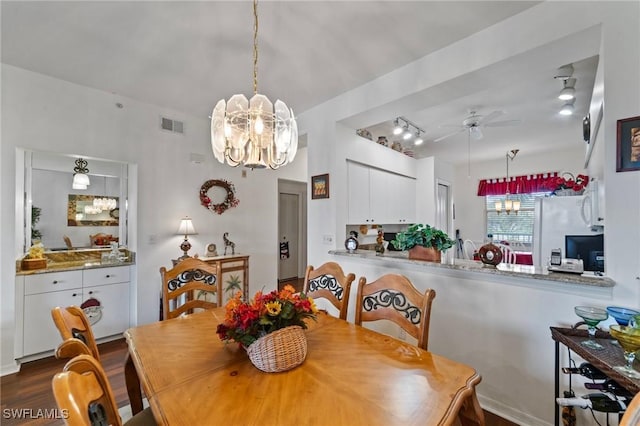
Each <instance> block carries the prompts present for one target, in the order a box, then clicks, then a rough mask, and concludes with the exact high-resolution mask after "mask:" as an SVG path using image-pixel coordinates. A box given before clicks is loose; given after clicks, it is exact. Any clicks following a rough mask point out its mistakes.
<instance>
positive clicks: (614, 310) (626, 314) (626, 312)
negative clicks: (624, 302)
mask: <svg viewBox="0 0 640 426" xmlns="http://www.w3.org/2000/svg"><path fill="white" fill-rule="evenodd" d="M607 312H608V313H609V315H611V316H612V317H613V318H614V319H615V320H616V322H617V323H618V324H620V325H628V324H629V320H630V319H631V318H632V317H633V316H634V315H638V314H640V311H636V310H635V309H630V308H623V307H621V306H607Z"/></svg>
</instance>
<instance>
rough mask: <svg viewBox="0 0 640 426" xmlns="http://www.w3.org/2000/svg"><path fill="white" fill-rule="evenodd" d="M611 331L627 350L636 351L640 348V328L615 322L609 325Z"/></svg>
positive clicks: (612, 335)
mask: <svg viewBox="0 0 640 426" xmlns="http://www.w3.org/2000/svg"><path fill="white" fill-rule="evenodd" d="M609 333H610V334H611V337H613V338H614V339H616V340H617V341H618V343H620V346H622V348H623V349H624V350H625V351H630V352H635V351H637V350H638V349H640V329H638V328H631V327H627V326H624V325H618V324H614V325H612V326H611V327H609Z"/></svg>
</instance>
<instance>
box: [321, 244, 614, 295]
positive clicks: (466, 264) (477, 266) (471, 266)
mask: <svg viewBox="0 0 640 426" xmlns="http://www.w3.org/2000/svg"><path fill="white" fill-rule="evenodd" d="M329 254H332V255H336V256H349V257H357V258H362V259H367V260H371V261H372V262H375V261H379V262H380V261H387V262H392V263H398V264H399V265H400V264H407V265H412V266H419V267H422V268H424V269H448V270H458V271H467V272H477V273H481V274H493V275H501V276H508V277H509V276H511V277H518V278H525V279H534V280H544V281H556V282H561V283H565V284H576V285H586V286H592V287H613V286H615V281H613V280H612V279H611V278H607V277H598V276H595V275H588V274H571V273H562V272H548V271H547V270H546V268H544V269H543V268H536V267H534V266H530V265H507V264H504V263H501V264H499V265H498V266H497V267H492V266H487V265H484V264H483V263H482V262H479V261H474V260H466V259H454V260H453V263H452V264H449V263H434V262H425V261H423V260H413V259H409V253H408V252H407V251H386V252H385V253H384V254H383V255H382V256H378V255H376V253H375V252H374V251H370V250H356V251H355V252H354V253H349V252H347V251H346V250H330V251H329Z"/></svg>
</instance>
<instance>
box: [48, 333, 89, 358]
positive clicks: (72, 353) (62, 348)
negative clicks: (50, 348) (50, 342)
mask: <svg viewBox="0 0 640 426" xmlns="http://www.w3.org/2000/svg"><path fill="white" fill-rule="evenodd" d="M78 355H91V356H93V353H91V349H89V347H88V346H87V345H85V344H84V342H83V341H82V340H80V339H76V338H75V337H71V338H70V339H66V340H63V341H62V343H60V344H59V345H58V347H57V348H56V352H55V356H56V358H57V359H71V358H75V357H77V356H78Z"/></svg>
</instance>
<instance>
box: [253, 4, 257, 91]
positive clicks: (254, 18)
mask: <svg viewBox="0 0 640 426" xmlns="http://www.w3.org/2000/svg"><path fill="white" fill-rule="evenodd" d="M253 94H254V95H256V94H258V0H253Z"/></svg>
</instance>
